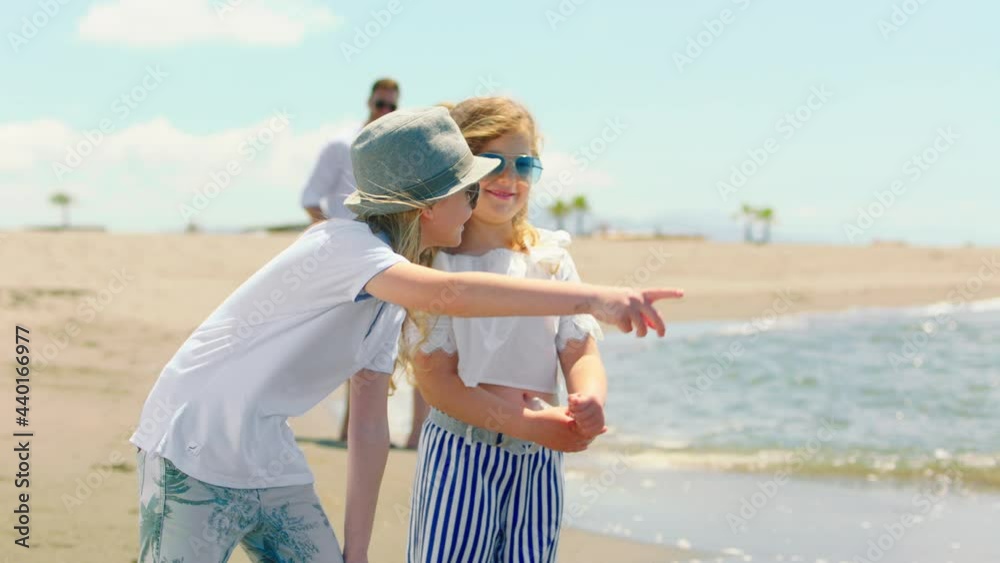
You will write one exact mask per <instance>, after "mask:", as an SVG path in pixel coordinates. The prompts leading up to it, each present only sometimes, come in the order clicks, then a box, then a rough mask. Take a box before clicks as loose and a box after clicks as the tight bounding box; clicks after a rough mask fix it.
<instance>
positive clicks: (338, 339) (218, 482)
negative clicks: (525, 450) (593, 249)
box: [131, 108, 678, 563]
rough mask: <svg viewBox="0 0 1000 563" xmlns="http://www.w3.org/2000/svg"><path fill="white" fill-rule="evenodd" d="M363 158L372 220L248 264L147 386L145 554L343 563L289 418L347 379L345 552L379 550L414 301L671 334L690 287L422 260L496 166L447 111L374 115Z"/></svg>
mask: <svg viewBox="0 0 1000 563" xmlns="http://www.w3.org/2000/svg"><path fill="white" fill-rule="evenodd" d="M351 158H352V161H353V166H354V172H355V177H356V180H357V182H358V190H357V191H355V192H354V193H353V194H351V196H350V197H349V198H348V199H347V203H346V204H347V205H348V206H349V207H350V208H351V210H352V211H354V212H355V213H356V214H357V215H358V217H359V220H358V221H348V220H330V221H327V222H325V223H319V224H317V225H314V226H313V227H311V228H310V229H308V230H307V231H306V232H305V233H304V234H303V235H302V236H301V237H300V238H299V239H298V240H296V241H295V242H294V243H292V245H291V246H289V247H288V248H287V249H285V250H284V251H282V252H281V253H280V254H279V255H278V256H276V257H275V258H274V259H272V260H271V262H269V263H268V264H266V265H265V266H264V267H263V268H261V269H260V270H259V271H258V272H257V273H255V274H254V275H253V276H251V277H250V279H248V280H247V281H246V282H244V283H243V285H241V286H240V287H239V288H237V289H236V291H234V292H233V293H232V295H230V296H229V297H228V298H227V299H226V300H225V301H224V302H223V303H222V304H221V305H220V306H219V307H218V308H217V309H216V310H215V311H214V312H213V313H212V314H211V315H210V316H209V317H208V318H207V319H206V320H205V321H204V322H203V323H202V324H201V325H200V326H199V327H198V328H197V329H195V331H194V333H192V334H191V336H189V337H188V339H187V340H186V341H185V342H184V344H183V345H182V346H181V348H180V350H178V352H177V353H176V354H175V355H174V357H173V358H172V359H171V360H170V362H169V363H168V364H167V365H166V367H165V368H164V369H163V371H162V373H161V374H160V377H159V378H158V380H157V382H156V384H155V386H154V387H153V390H152V392H151V393H150V395H149V397H148V399H147V400H146V404H145V406H144V408H143V412H142V415H141V418H140V424H139V427H138V429H137V430H136V432H135V434H134V435H133V436H132V438H131V441H132V443H133V444H135V445H136V446H138V448H139V453H138V471H139V497H140V539H141V541H140V555H139V561H140V562H143V563H145V562H148V561H155V562H161V561H168V562H174V561H187V562H188V563H192V562H195V561H197V562H215V561H226V560H228V558H229V555H230V554H231V552H232V551H233V549H234V548H235V547H236V545H237V544H240V545H242V546H243V548H244V550H245V551H246V552H247V553H248V555H249V556H250V558H251V559H252V560H254V561H269V562H270V561H296V562H299V561H343V558H342V555H341V551H340V547H339V545H338V542H337V539H336V537H335V536H334V533H333V530H332V528H331V527H330V524H329V521H328V520H327V518H326V516H325V514H324V512H323V509H322V508H321V506H320V504H319V499H318V498H317V496H316V494H315V492H314V490H313V485H312V483H313V476H312V473H311V472H310V471H309V468H308V466H307V465H306V461H305V457H304V455H303V454H302V452H301V451H300V450H299V448H298V447H297V446H296V444H295V438H294V436H293V434H292V431H291V428H290V427H289V426H288V418H289V417H292V416H300V415H302V414H304V413H305V412H306V411H307V410H309V409H310V408H312V407H313V406H315V405H316V404H317V403H318V402H319V401H321V400H322V399H323V398H324V397H326V396H327V395H328V394H329V393H330V392H332V391H333V390H334V389H336V387H338V386H339V385H340V384H341V383H343V382H345V381H346V380H347V379H348V378H351V379H352V385H351V395H352V400H354V401H356V402H355V403H354V405H355V407H354V411H355V413H357V414H358V416H354V414H353V413H352V416H351V422H350V425H349V431H348V432H349V434H350V442H349V443H350V448H349V451H348V458H349V459H348V487H347V490H348V495H347V515H346V524H345V535H346V545H345V555H346V558H347V560H348V561H366V560H367V549H368V543H369V540H370V536H371V528H372V523H373V518H374V512H375V504H376V502H375V501H376V499H377V496H378V488H379V484H380V482H381V478H382V473H383V471H384V468H385V459H386V455H387V451H388V430H387V429H388V421H387V419H386V416H385V410H386V395H387V390H388V386H389V374H391V373H392V371H393V364H394V363H395V361H396V347H397V341H398V338H399V333H400V327H401V324H402V322H403V319H404V317H405V311H404V307H405V308H410V309H414V310H417V309H420V310H434V311H436V312H439V313H444V314H448V315H453V316H467V315H492V316H499V315H525V314H550V315H552V314H567V313H571V312H581V311H583V312H592V313H594V314H596V315H598V316H599V317H600V318H603V319H606V320H608V321H610V322H615V323H616V324H618V325H619V326H620V327H621V328H622V329H623V330H626V331H628V330H631V329H632V328H633V327H634V328H635V329H636V333H637V334H638V335H640V336H641V335H644V334H645V333H646V329H647V327H651V328H654V329H655V330H656V331H657V333H658V334H660V335H662V334H663V331H664V327H663V321H662V319H661V318H660V316H659V315H658V314H657V312H656V311H655V310H654V309H653V307H652V305H651V304H652V303H653V302H654V301H656V300H657V299H661V298H664V297H673V296H676V295H678V292H677V291H676V290H654V291H647V292H634V291H623V290H618V289H612V288H606V287H598V286H585V285H571V284H555V283H551V282H549V283H545V282H537V281H536V282H528V281H525V280H512V279H509V278H503V277H500V276H489V275H486V274H463V275H458V274H448V273H444V272H436V271H434V270H431V269H429V268H426V267H423V266H420V265H418V264H420V263H422V262H425V261H426V253H427V250H428V249H431V248H434V247H439V246H455V245H457V244H458V243H459V242H460V240H461V233H462V225H463V224H464V223H465V221H466V220H467V219H468V218H469V216H470V214H471V208H472V207H473V206H474V205H475V203H476V200H477V196H478V185H477V183H476V182H478V180H479V179H481V178H482V177H483V176H485V175H486V174H487V173H489V172H490V171H492V170H493V169H494V168H495V167H496V166H497V161H495V160H491V159H487V158H483V157H474V156H473V155H472V153H471V152H470V151H469V148H468V145H466V143H465V141H464V139H463V138H462V136H461V132H460V131H459V130H458V127H457V126H456V125H455V122H454V121H453V120H452V119H451V118H450V117H449V116H448V113H447V111H446V110H444V109H443V108H433V109H428V110H419V111H397V112H394V113H392V114H390V115H389V116H386V117H383V118H382V119H379V120H377V121H375V122H373V123H372V124H370V125H368V126H367V127H366V128H365V129H364V130H363V131H362V132H361V134H360V135H359V136H358V138H357V139H356V140H355V141H354V144H353V145H352V148H351ZM375 397H378V399H379V400H375V399H374V398H375ZM522 426H525V427H526V426H530V427H532V428H536V429H537V430H533V431H532V434H533V435H535V439H537V440H538V441H539V442H542V443H546V442H547V443H548V444H549V445H551V446H553V447H555V448H567V449H568V448H571V447H573V444H574V443H576V441H577V440H578V438H577V436H576V434H575V433H574V432H573V431H572V430H571V429H570V428H569V427H568V424H567V417H565V416H564V414H563V413H560V412H558V411H557V410H555V409H549V410H546V411H540V412H532V411H527V410H524V411H522V412H518V413H512V415H511V416H510V417H509V418H508V419H507V420H505V422H504V428H512V429H513V428H517V429H520V428H521V427H522ZM372 445H376V447H371V446H372ZM356 446H357V447H356ZM362 467H364V468H366V470H365V472H359V468H362ZM368 468H375V470H369V469H368Z"/></svg>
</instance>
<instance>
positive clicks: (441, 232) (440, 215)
mask: <svg viewBox="0 0 1000 563" xmlns="http://www.w3.org/2000/svg"><path fill="white" fill-rule="evenodd" d="M479 201H480V203H481V202H482V198H480V200H479ZM471 216H472V205H471V203H470V198H469V190H467V189H466V190H462V191H460V192H456V193H454V194H451V195H450V196H448V197H446V198H444V199H442V200H439V201H438V202H437V203H435V204H434V205H432V206H430V207H428V208H427V209H424V210H423V212H421V214H420V242H421V246H423V247H424V248H430V247H444V248H452V247H455V246H458V245H459V244H461V242H462V230H463V229H464V228H465V222H466V221H468V220H469V217H471Z"/></svg>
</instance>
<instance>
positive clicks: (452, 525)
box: [406, 420, 563, 563]
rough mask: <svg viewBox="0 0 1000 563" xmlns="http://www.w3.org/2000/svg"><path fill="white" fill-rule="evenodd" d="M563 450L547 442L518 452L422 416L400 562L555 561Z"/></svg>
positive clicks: (561, 505) (559, 521)
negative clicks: (469, 439) (407, 534)
mask: <svg viewBox="0 0 1000 563" xmlns="http://www.w3.org/2000/svg"><path fill="white" fill-rule="evenodd" d="M562 456H563V454H562V452H557V451H554V450H550V449H548V448H539V449H538V451H536V452H534V453H524V454H517V453H514V452H511V451H508V450H506V449H503V448H500V447H497V446H493V445H489V444H484V443H482V442H478V441H472V442H467V441H466V439H465V437H464V436H459V435H457V434H454V433H452V432H449V431H447V430H444V429H442V428H441V427H440V426H438V425H437V424H435V423H434V422H433V421H431V420H427V421H426V422H424V427H423V431H422V434H421V436H420V447H419V450H418V454H417V472H416V478H415V479H414V483H413V495H412V500H411V505H410V507H411V510H410V540H409V547H408V548H407V551H406V560H407V561H408V562H410V563H414V562H418V561H419V562H431V561H433V562H456V563H466V562H473V561H476V562H490V563H493V562H501V561H502V562H511V561H517V562H528V561H531V562H553V561H555V559H556V548H557V547H558V545H559V528H560V524H561V521H562V510H563V474H562Z"/></svg>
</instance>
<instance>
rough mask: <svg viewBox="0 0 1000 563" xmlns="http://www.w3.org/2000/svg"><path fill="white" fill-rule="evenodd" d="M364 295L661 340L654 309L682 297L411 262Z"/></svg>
mask: <svg viewBox="0 0 1000 563" xmlns="http://www.w3.org/2000/svg"><path fill="white" fill-rule="evenodd" d="M365 290H366V291H367V292H368V293H370V294H371V295H374V296H375V297H377V298H379V299H381V300H383V301H389V302H391V303H397V304H399V305H402V306H404V307H406V308H408V309H417V310H422V311H430V312H431V313H434V314H444V315H449V316H453V317H506V316H545V315H571V314H578V313H589V314H591V315H594V317H596V318H597V319H598V320H601V321H604V322H607V323H609V324H614V325H617V326H618V327H619V328H620V329H622V330H623V331H624V332H631V331H632V329H633V328H635V330H636V334H637V335H638V336H645V335H646V329H647V328H652V329H653V330H655V331H656V333H657V334H658V335H660V336H663V334H664V332H665V331H666V328H665V327H664V325H663V319H662V318H661V317H660V314H659V313H658V312H656V309H654V308H653V305H652V304H653V303H654V302H655V301H658V300H660V299H666V298H678V297H682V296H683V295H684V292H683V291H682V290H678V289H647V290H643V291H637V290H631V289H624V288H614V287H606V286H600V285H589V284H576V283H572V284H571V283H563V282H559V281H550V280H526V279H517V278H512V277H509V276H504V275H500V274H487V273H482V272H461V273H453V272H440V271H437V270H433V269H431V268H425V267H423V266H417V265H414V264H410V263H399V264H395V265H394V266H390V267H389V268H386V269H385V270H383V271H382V272H380V273H379V274H378V275H376V276H375V277H373V278H372V279H371V280H369V281H368V283H367V285H366V286H365Z"/></svg>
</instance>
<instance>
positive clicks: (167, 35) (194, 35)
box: [79, 0, 341, 46]
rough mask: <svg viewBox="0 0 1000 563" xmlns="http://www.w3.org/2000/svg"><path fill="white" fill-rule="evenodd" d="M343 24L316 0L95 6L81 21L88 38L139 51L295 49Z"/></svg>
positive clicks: (177, 0) (152, 0)
mask: <svg viewBox="0 0 1000 563" xmlns="http://www.w3.org/2000/svg"><path fill="white" fill-rule="evenodd" d="M340 22H341V19H340V18H339V17H337V16H336V15H334V14H333V12H331V11H330V10H329V9H328V8H326V7H324V6H322V5H319V4H316V3H314V2H312V1H311V0H289V1H288V2H277V1H267V0H118V1H115V2H103V3H98V4H94V5H92V6H91V7H90V9H89V10H88V11H87V13H86V14H85V15H84V16H83V18H82V19H81V20H80V24H79V33H80V37H82V38H83V39H87V40H91V41H98V42H107V43H125V44H128V45H139V46H166V45H176V44H184V43H195V42H205V41H229V42H236V43H244V44H263V45H296V44H298V43H301V42H302V39H303V37H304V36H305V35H306V34H307V33H310V32H316V31H322V30H326V29H331V28H333V27H335V26H336V25H338V24H339V23H340Z"/></svg>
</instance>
